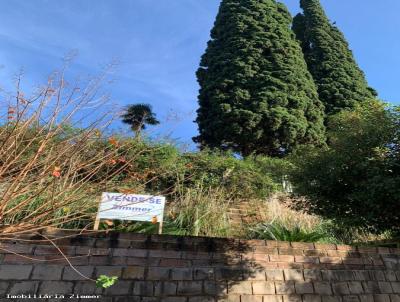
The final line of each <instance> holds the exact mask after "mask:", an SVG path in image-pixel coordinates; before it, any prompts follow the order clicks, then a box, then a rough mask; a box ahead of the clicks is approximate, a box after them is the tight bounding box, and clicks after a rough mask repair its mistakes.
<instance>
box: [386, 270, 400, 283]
mask: <svg viewBox="0 0 400 302" xmlns="http://www.w3.org/2000/svg"><path fill="white" fill-rule="evenodd" d="M385 279H386V281H392V282H393V281H396V280H397V278H396V272H395V271H391V270H387V271H385ZM399 281H400V280H399Z"/></svg>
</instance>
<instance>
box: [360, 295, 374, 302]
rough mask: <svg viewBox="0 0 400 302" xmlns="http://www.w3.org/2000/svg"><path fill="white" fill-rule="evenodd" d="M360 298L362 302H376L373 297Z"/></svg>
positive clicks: (362, 296)
mask: <svg viewBox="0 0 400 302" xmlns="http://www.w3.org/2000/svg"><path fill="white" fill-rule="evenodd" d="M359 297H360V301H361V302H374V296H373V295H360V296H359Z"/></svg>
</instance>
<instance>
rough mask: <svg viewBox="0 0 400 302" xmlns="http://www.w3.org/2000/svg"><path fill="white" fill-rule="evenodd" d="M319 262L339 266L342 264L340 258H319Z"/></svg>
mask: <svg viewBox="0 0 400 302" xmlns="http://www.w3.org/2000/svg"><path fill="white" fill-rule="evenodd" d="M319 261H320V262H321V263H333V264H340V263H342V258H340V257H319Z"/></svg>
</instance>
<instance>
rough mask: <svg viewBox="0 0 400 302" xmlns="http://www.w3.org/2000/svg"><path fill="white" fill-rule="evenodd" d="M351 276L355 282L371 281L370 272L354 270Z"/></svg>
mask: <svg viewBox="0 0 400 302" xmlns="http://www.w3.org/2000/svg"><path fill="white" fill-rule="evenodd" d="M351 274H352V275H353V280H355V281H367V280H369V274H368V271H363V270H353V271H351Z"/></svg>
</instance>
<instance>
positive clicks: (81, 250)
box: [75, 246, 111, 256]
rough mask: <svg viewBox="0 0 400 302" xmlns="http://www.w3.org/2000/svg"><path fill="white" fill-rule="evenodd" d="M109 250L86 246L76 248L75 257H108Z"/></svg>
mask: <svg viewBox="0 0 400 302" xmlns="http://www.w3.org/2000/svg"><path fill="white" fill-rule="evenodd" d="M110 253H111V249H102V248H94V247H88V246H77V247H76V250H75V254H76V255H91V256H108V255H110Z"/></svg>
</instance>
